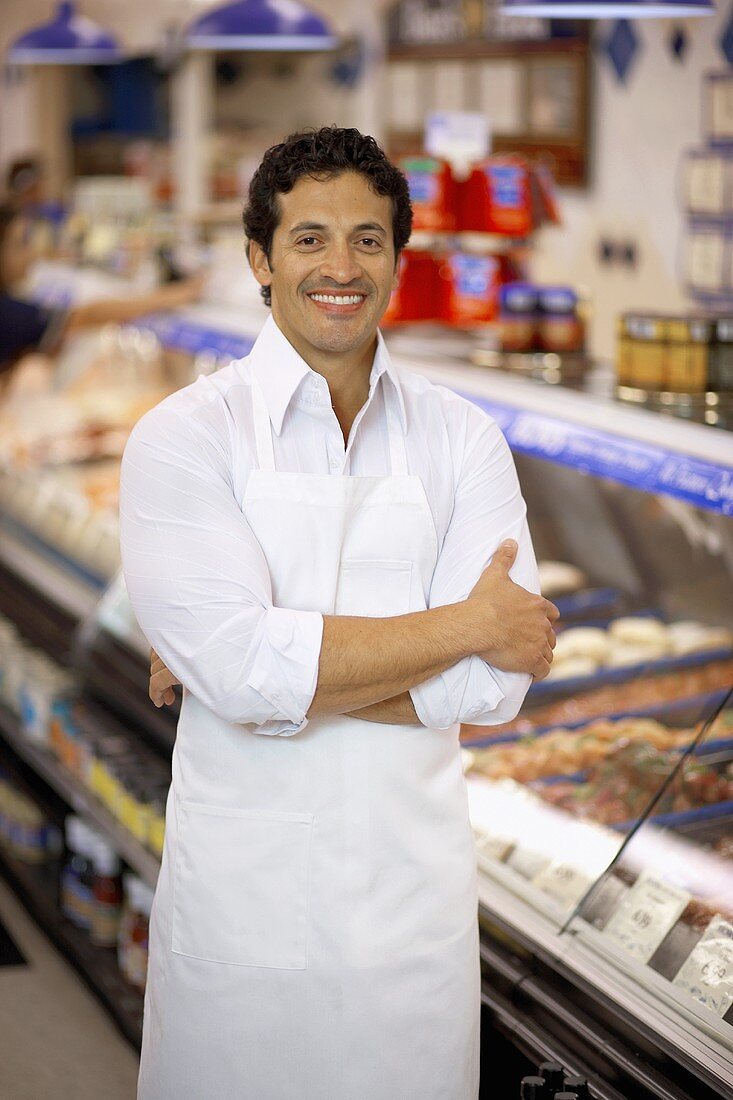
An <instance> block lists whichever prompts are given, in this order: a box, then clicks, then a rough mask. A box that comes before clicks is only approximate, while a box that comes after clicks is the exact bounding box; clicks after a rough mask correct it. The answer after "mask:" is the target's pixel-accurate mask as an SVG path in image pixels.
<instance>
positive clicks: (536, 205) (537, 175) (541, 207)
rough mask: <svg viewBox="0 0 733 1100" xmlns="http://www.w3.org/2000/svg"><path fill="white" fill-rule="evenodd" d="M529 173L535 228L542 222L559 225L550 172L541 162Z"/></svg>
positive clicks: (557, 207) (558, 212) (554, 191)
mask: <svg viewBox="0 0 733 1100" xmlns="http://www.w3.org/2000/svg"><path fill="white" fill-rule="evenodd" d="M530 172H531V180H530V183H531V188H530V189H531V193H532V205H533V214H532V218H533V221H534V223H535V227H536V226H539V225H542V224H543V223H544V222H550V224H551V225H560V224H561V218H560V208H559V205H558V201H557V192H556V189H555V180H554V178H553V175H552V172H551V171H550V169H549V168H548V167H547V165H546V164H543V163H542V162H541V161H540V162H537V163H535V164H533V165H532V168H531V169H530Z"/></svg>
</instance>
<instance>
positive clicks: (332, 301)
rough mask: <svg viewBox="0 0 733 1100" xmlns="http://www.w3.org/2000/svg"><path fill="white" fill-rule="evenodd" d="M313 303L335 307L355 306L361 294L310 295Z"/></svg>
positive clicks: (360, 298)
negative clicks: (323, 303) (325, 303)
mask: <svg viewBox="0 0 733 1100" xmlns="http://www.w3.org/2000/svg"><path fill="white" fill-rule="evenodd" d="M310 297H311V298H312V299H313V301H314V302H328V303H329V305H335V306H355V305H358V304H359V302H360V301H361V300H362V297H363V295H361V294H311V295H310Z"/></svg>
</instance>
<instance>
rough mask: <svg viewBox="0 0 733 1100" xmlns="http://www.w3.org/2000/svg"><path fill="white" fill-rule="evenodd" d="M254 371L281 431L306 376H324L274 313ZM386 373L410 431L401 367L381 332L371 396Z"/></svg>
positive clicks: (253, 355)
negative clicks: (305, 357)
mask: <svg viewBox="0 0 733 1100" xmlns="http://www.w3.org/2000/svg"><path fill="white" fill-rule="evenodd" d="M249 362H250V367H251V370H252V373H253V375H254V377H255V379H256V380H257V383H258V384H259V387H260V389H261V390H262V394H263V396H264V398H265V404H266V405H267V411H268V412H269V414H270V421H271V423H272V426H273V428H274V429H275V432H276V434H277V435H280V433H281V431H282V426H283V421H284V419H285V413H286V412H287V410H288V406H289V405H290V402H291V401H292V400H293V398H294V397H295V394H296V392H297V390H298V389H299V388H300V386H301V384H302V383H303V381H304V380H305V379H306V378H311V377H320V375H316V372H315V371H314V370H311V368H310V367H309V366H308V364H307V363H306V361H305V360H304V359H303V358H302V357H301V356H300V355H299V354H298V352H297V351H296V350H295V348H294V347H293V345H292V344H291V343H290V341H289V340H288V339H287V337H286V336H284V335H283V333H282V332H281V331H280V329H279V328H278V326H277V324H276V323H275V320H274V318H273V317H272V315H270V316H269V317H268V318H267V320H266V321H265V324H264V326H263V328H262V330H261V332H260V334H259V336H258V337H257V339H256V341H255V343H254V346H253V348H252V350H251V352H250V353H249ZM382 375H385V376H386V377H387V378H388V379H389V381H390V383H391V384H392V387H393V388H394V391H395V394H396V397H397V403H398V406H399V411H400V419H401V421H402V430H403V431H407V415H406V412H405V402H404V397H403V394H402V387H401V386H400V383H399V379H398V376H397V371H396V370H395V367H394V364H393V363H392V360H391V359H390V355H389V352H388V351H387V347H386V345H385V343H384V338H383V337H382V334H381V332H378V333H377V350H376V353H375V355H374V363H373V365H372V370H371V374H370V376H369V396H370V397H371V394H372V392H373V390H374V388H375V387H376V385H377V384H378V382H379V379H380V378H381V377H382Z"/></svg>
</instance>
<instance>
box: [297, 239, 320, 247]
mask: <svg viewBox="0 0 733 1100" xmlns="http://www.w3.org/2000/svg"><path fill="white" fill-rule="evenodd" d="M318 243H319V241H318V237H300V238H299V240H298V244H299V245H302V246H303V247H304V248H314V247H315V246H316V245H318Z"/></svg>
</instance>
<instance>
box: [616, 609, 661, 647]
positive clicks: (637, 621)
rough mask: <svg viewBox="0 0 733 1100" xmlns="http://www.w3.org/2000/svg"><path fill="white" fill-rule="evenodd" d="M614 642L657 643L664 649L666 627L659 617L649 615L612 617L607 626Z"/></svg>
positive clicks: (632, 643) (633, 643)
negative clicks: (654, 617) (612, 619)
mask: <svg viewBox="0 0 733 1100" xmlns="http://www.w3.org/2000/svg"><path fill="white" fill-rule="evenodd" d="M608 633H609V634H610V635H611V638H612V639H613V641H614V642H629V643H630V644H631V645H655V644H656V645H658V646H663V648H664V649H665V650H666V649H667V647H668V643H667V627H666V626H665V624H664V623H662V622H660V621H659V619H653V618H650V617H649V616H645V615H640V616H628V617H626V618H623V619H614V621H613V622H612V623H611V625H610V626H609V628H608Z"/></svg>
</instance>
